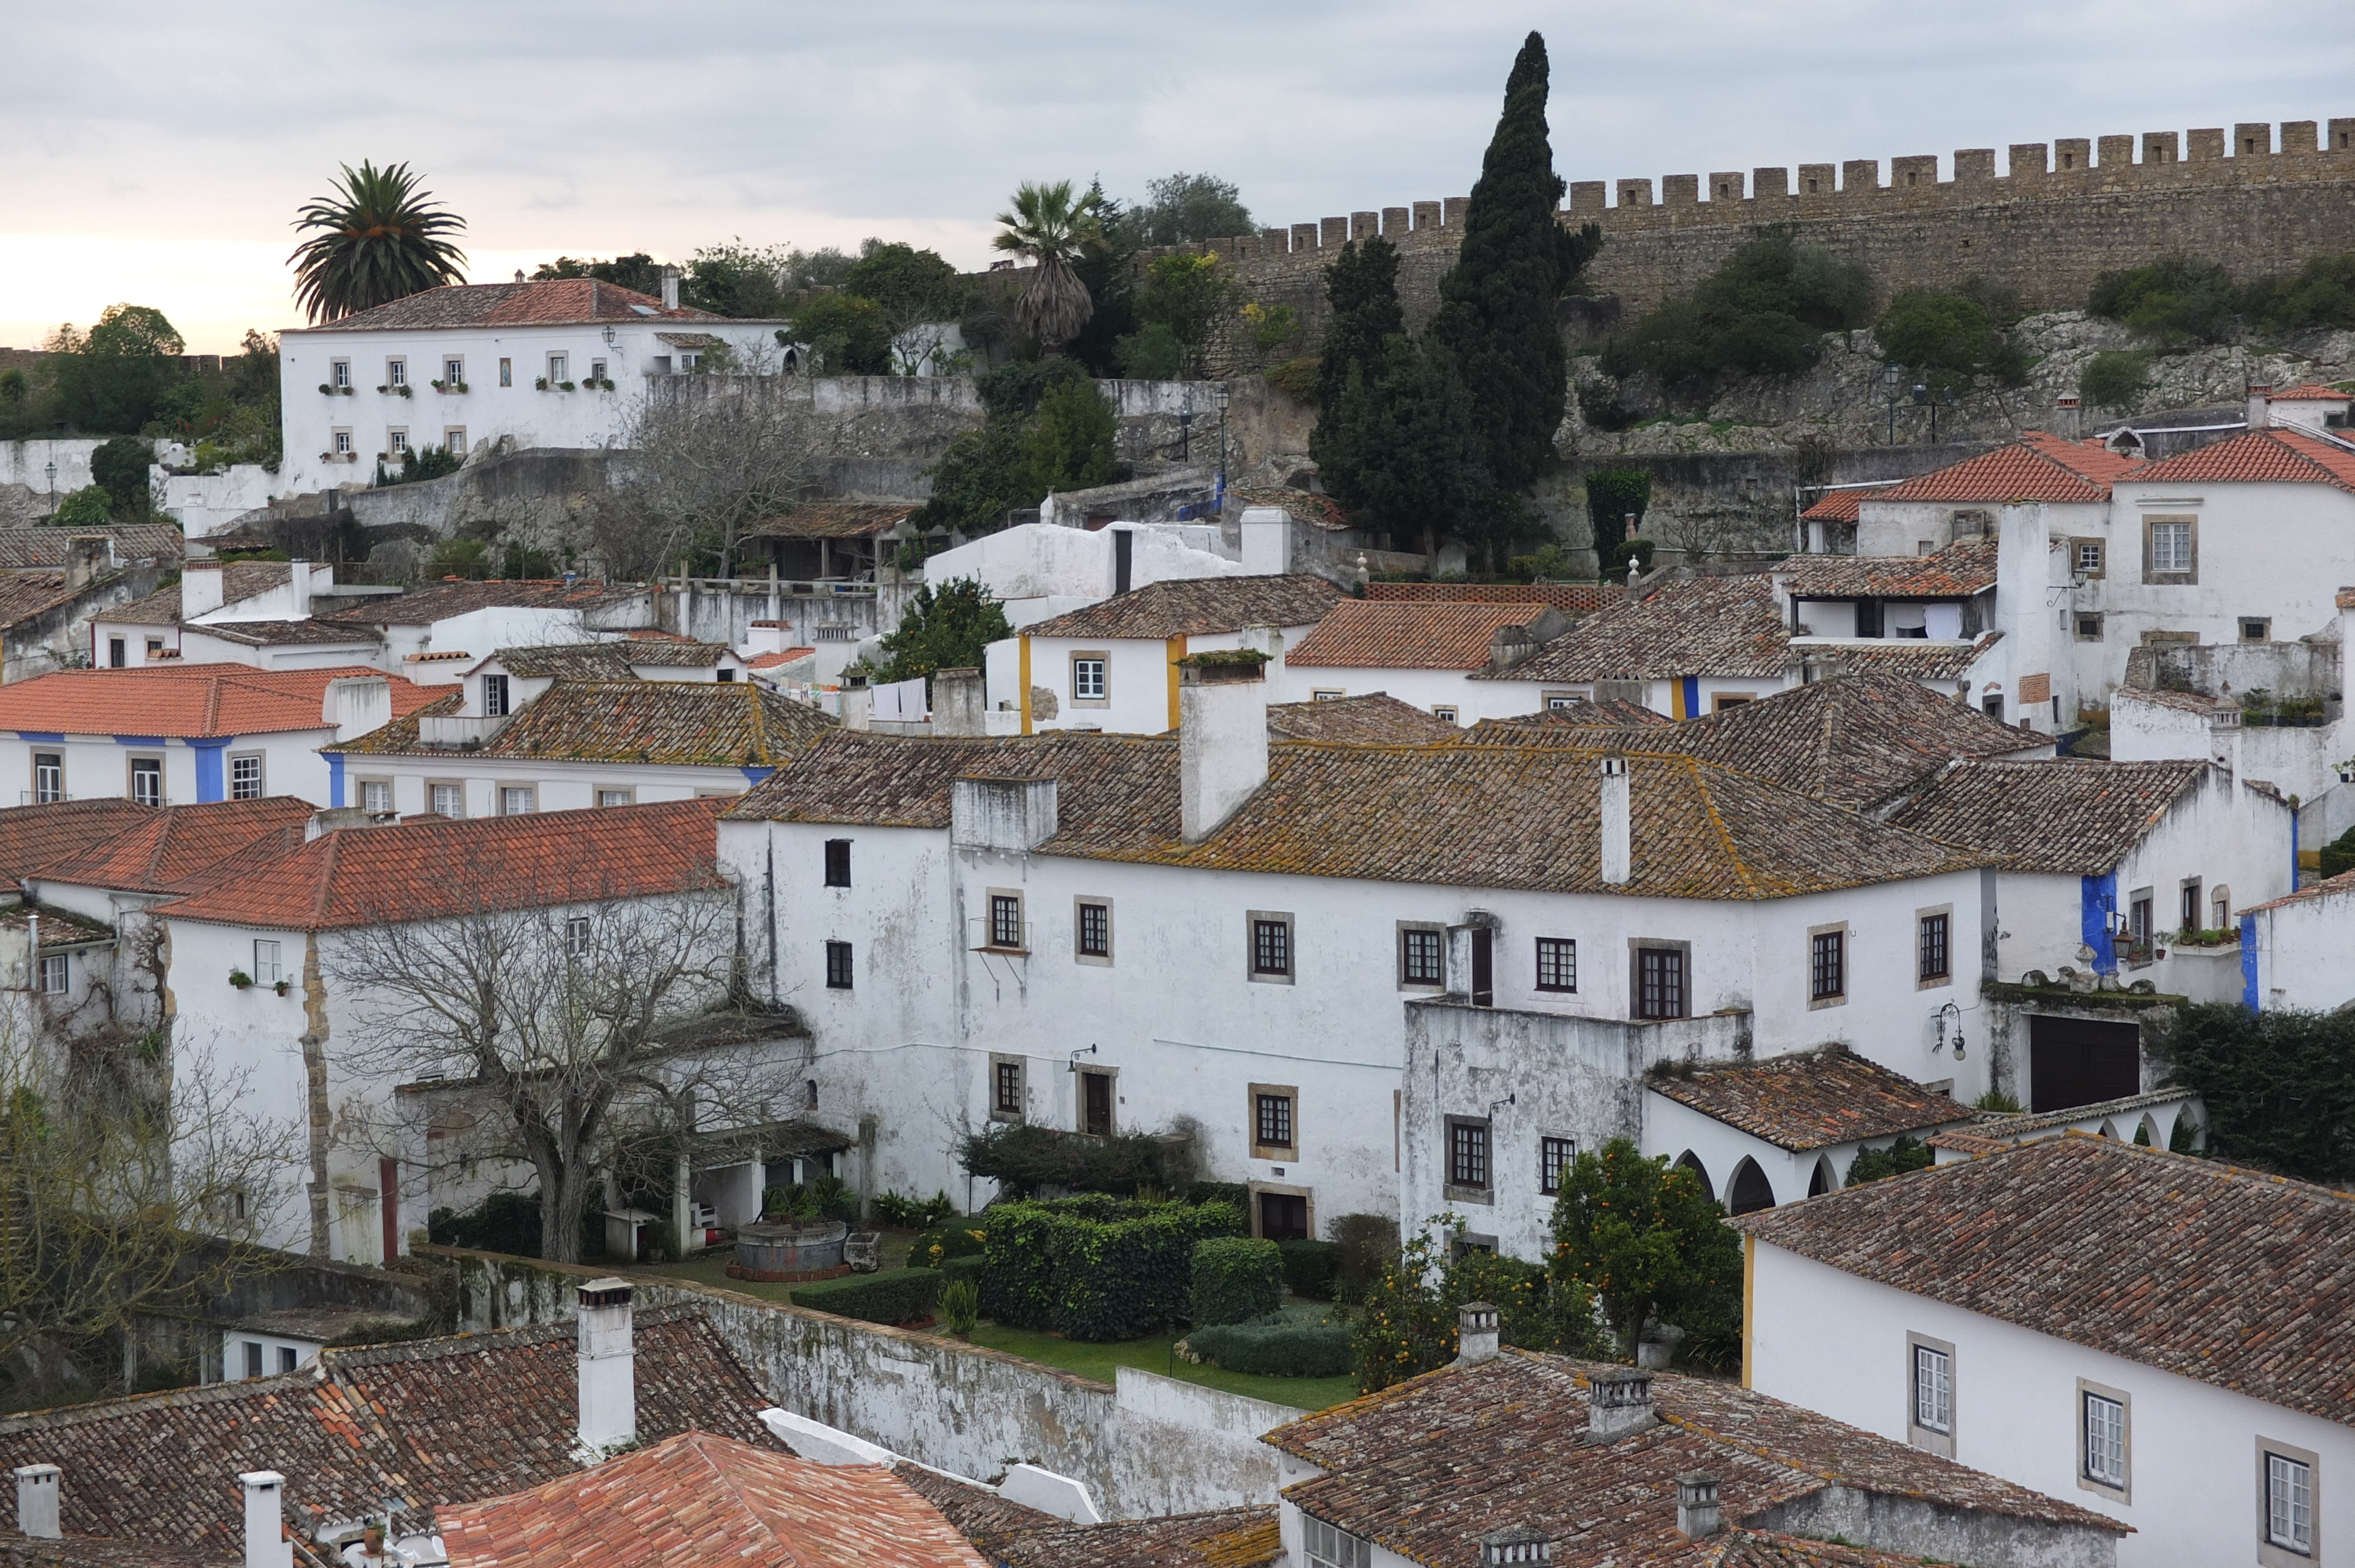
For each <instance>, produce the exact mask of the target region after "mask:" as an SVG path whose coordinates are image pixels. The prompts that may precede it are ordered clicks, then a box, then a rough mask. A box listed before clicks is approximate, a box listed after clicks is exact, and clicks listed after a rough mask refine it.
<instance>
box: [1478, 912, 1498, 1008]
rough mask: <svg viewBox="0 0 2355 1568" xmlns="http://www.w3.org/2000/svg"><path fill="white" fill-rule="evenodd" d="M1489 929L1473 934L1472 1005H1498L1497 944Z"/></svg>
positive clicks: (1482, 929) (1483, 928) (1479, 929)
mask: <svg viewBox="0 0 2355 1568" xmlns="http://www.w3.org/2000/svg"><path fill="white" fill-rule="evenodd" d="M1492 935H1493V934H1492V933H1491V932H1490V931H1488V930H1487V927H1479V928H1477V929H1476V930H1474V931H1473V933H1472V1005H1473V1006H1475V1007H1494V1006H1496V1005H1497V976H1496V962H1497V958H1496V944H1495V942H1494V941H1493V940H1492V939H1491V938H1492Z"/></svg>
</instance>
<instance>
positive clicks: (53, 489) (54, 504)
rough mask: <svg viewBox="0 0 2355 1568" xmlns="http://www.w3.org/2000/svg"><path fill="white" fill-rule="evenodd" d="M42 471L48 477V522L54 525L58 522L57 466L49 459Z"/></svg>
mask: <svg viewBox="0 0 2355 1568" xmlns="http://www.w3.org/2000/svg"><path fill="white" fill-rule="evenodd" d="M42 471H43V472H44V473H47V474H48V476H49V521H50V522H52V523H54V522H56V521H57V520H58V465H57V461H56V460H55V459H51V460H50V461H48V462H47V463H45V464H43V465H42Z"/></svg>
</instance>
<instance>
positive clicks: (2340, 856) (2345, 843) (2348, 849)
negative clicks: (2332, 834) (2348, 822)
mask: <svg viewBox="0 0 2355 1568" xmlns="http://www.w3.org/2000/svg"><path fill="white" fill-rule="evenodd" d="M2318 870H2319V871H2320V872H2321V873H2322V874H2323V876H2324V877H2325V878H2329V877H2333V876H2337V875H2338V874H2340V873H2341V872H2347V871H2355V828H2350V829H2348V830H2347V831H2346V832H2343V833H2341V834H2339V836H2338V837H2337V838H2335V839H2333V840H2331V841H2330V842H2328V843H2327V844H2325V845H2323V846H2322V849H2321V851H2320V852H2319V854H2318Z"/></svg>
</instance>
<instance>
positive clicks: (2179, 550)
mask: <svg viewBox="0 0 2355 1568" xmlns="http://www.w3.org/2000/svg"><path fill="white" fill-rule="evenodd" d="M2142 538H2143V556H2142V567H2143V574H2142V575H2143V581H2144V582H2146V583H2196V582H2198V581H2199V580H2200V519H2199V518H2197V517H2170V516H2149V517H2145V518H2144V519H2143V520H2142Z"/></svg>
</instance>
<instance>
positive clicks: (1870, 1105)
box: [1644, 1045, 1976, 1150]
mask: <svg viewBox="0 0 2355 1568" xmlns="http://www.w3.org/2000/svg"><path fill="white" fill-rule="evenodd" d="M1668 1066H1669V1067H1670V1069H1671V1070H1668V1071H1663V1072H1657V1073H1655V1074H1654V1075H1652V1076H1650V1077H1647V1078H1646V1079H1645V1080H1644V1085H1645V1087H1646V1088H1648V1089H1650V1090H1651V1091H1652V1092H1653V1093H1654V1094H1657V1095H1664V1096H1666V1097H1668V1098H1669V1099H1672V1100H1674V1101H1676V1102H1677V1103H1678V1105H1680V1106H1689V1107H1692V1108H1693V1109H1694V1110H1697V1111H1699V1112H1700V1114H1701V1115H1703V1116H1705V1117H1709V1118H1711V1119H1712V1120H1716V1121H1721V1122H1723V1123H1725V1124H1726V1125H1727V1126H1728V1127H1732V1128H1740V1129H1741V1130H1742V1131H1743V1132H1746V1133H1748V1134H1750V1135H1751V1136H1752V1137H1753V1138H1761V1139H1765V1140H1766V1141H1767V1142H1769V1143H1771V1144H1773V1145H1774V1146H1775V1147H1776V1148H1777V1149H1789V1150H1810V1149H1828V1148H1830V1147H1831V1146H1832V1145H1833V1144H1836V1143H1854V1142H1857V1141H1859V1140H1860V1139H1868V1138H1888V1137H1891V1136H1892V1135H1894V1134H1897V1133H1901V1132H1919V1131H1921V1130H1922V1129H1923V1128H1932V1127H1949V1126H1952V1125H1954V1124H1955V1123H1957V1122H1966V1121H1970V1120H1972V1119H1973V1118H1974V1116H1975V1115H1976V1113H1975V1112H1973V1111H1972V1110H1971V1109H1970V1108H1969V1107H1966V1106H1964V1105H1962V1104H1960V1103H1959V1102H1957V1101H1955V1100H1954V1099H1951V1098H1949V1097H1947V1096H1945V1095H1942V1094H1938V1093H1936V1092H1934V1091H1933V1090H1930V1089H1925V1088H1923V1086H1921V1085H1919V1084H1917V1083H1915V1082H1914V1081H1913V1079H1911V1078H1908V1077H1904V1076H1902V1075H1899V1074H1896V1073H1892V1072H1891V1071H1890V1070H1889V1069H1888V1068H1886V1067H1882V1066H1878V1065H1874V1064H1873V1063H1870V1062H1868V1061H1866V1060H1865V1059H1864V1058H1863V1057H1861V1056H1859V1055H1857V1054H1855V1053H1853V1052H1851V1051H1850V1050H1849V1048H1848V1047H1847V1046H1845V1045H1821V1046H1817V1048H1816V1049H1815V1050H1812V1051H1798V1052H1794V1053H1793V1054H1790V1055H1787V1056H1774V1057H1769V1058H1768V1059H1766V1060H1765V1061H1763V1062H1740V1063H1729V1064H1725V1065H1709V1066H1694V1067H1693V1068H1692V1069H1691V1070H1690V1071H1689V1072H1688V1071H1678V1070H1673V1069H1674V1068H1675V1066H1676V1065H1675V1064H1669V1065H1668Z"/></svg>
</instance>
